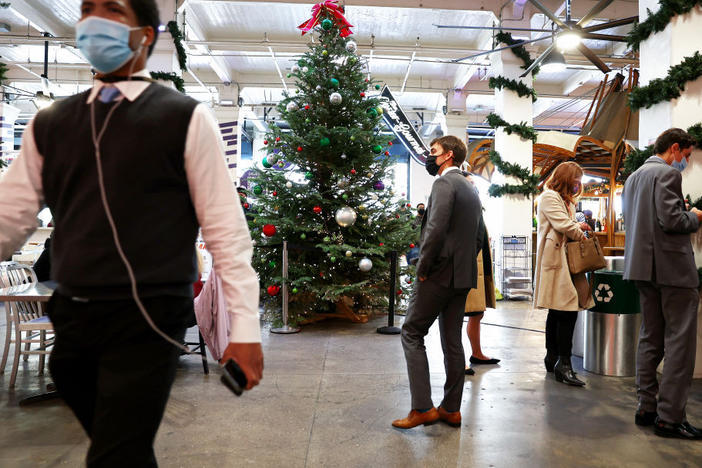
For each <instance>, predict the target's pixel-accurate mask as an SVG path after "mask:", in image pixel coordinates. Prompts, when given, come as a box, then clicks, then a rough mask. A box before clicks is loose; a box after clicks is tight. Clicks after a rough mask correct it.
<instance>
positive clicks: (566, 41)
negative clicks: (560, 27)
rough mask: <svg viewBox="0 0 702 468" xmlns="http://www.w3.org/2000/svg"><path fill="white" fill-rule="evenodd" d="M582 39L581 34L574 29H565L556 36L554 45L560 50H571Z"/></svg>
mask: <svg viewBox="0 0 702 468" xmlns="http://www.w3.org/2000/svg"><path fill="white" fill-rule="evenodd" d="M581 40H582V36H581V34H580V33H579V32H578V31H576V30H574V29H566V30H565V31H563V32H562V33H560V34H559V35H558V36H556V45H557V46H558V48H559V49H560V50H573V49H575V48H576V47H578V45H580V41H581Z"/></svg>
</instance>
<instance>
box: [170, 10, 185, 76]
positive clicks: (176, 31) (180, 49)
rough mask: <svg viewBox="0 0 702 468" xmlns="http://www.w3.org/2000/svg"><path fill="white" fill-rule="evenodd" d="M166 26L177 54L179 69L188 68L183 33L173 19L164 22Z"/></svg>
mask: <svg viewBox="0 0 702 468" xmlns="http://www.w3.org/2000/svg"><path fill="white" fill-rule="evenodd" d="M166 28H167V29H168V32H170V33H171V37H172V38H173V44H174V45H175V48H176V53H177V54H178V65H179V66H180V69H181V70H183V71H185V70H186V69H187V68H188V55H187V54H186V53H185V47H184V46H183V39H184V38H183V33H182V32H181V31H180V28H178V23H176V22H175V21H169V22H168V24H166Z"/></svg>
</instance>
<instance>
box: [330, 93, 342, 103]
mask: <svg viewBox="0 0 702 468" xmlns="http://www.w3.org/2000/svg"><path fill="white" fill-rule="evenodd" d="M341 101H342V97H341V94H339V93H331V95H330V96H329V102H331V103H332V104H341Z"/></svg>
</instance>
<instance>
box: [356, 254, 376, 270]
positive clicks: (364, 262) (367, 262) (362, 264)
mask: <svg viewBox="0 0 702 468" xmlns="http://www.w3.org/2000/svg"><path fill="white" fill-rule="evenodd" d="M371 268H373V262H372V261H371V259H370V258H368V257H363V258H362V259H361V260H360V261H359V262H358V269H359V270H361V271H363V272H367V271H370V269H371Z"/></svg>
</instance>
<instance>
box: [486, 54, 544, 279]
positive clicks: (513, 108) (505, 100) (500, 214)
mask: <svg viewBox="0 0 702 468" xmlns="http://www.w3.org/2000/svg"><path fill="white" fill-rule="evenodd" d="M493 57H494V58H495V63H494V65H493V67H494V69H495V75H496V76H497V75H500V76H504V77H505V78H509V79H513V80H517V81H521V82H523V83H525V84H526V85H528V86H530V87H532V86H533V82H532V77H531V74H529V75H527V76H526V77H524V78H519V75H521V74H522V73H523V72H524V69H523V68H521V66H522V65H523V63H522V61H521V60H520V59H519V58H518V57H517V56H516V55H514V53H513V52H512V51H511V50H504V51H502V52H499V53H496V54H493ZM532 108H533V103H532V101H531V97H530V96H527V97H519V96H518V95H517V93H515V92H514V91H512V90H509V89H505V88H503V89H495V113H496V114H497V115H499V116H500V117H502V118H503V119H504V120H506V121H507V122H509V123H511V124H516V123H520V122H526V124H527V125H532V122H533V117H532V115H533V114H532V112H533V109H532ZM495 151H497V152H498V153H500V156H501V157H502V160H503V161H505V162H511V163H515V164H519V165H520V166H522V167H526V168H528V169H530V170H531V169H532V153H533V145H532V142H531V140H523V139H522V138H521V137H520V136H519V135H516V134H512V135H507V134H506V133H505V132H504V131H503V130H502V129H496V130H495ZM492 183H494V184H504V183H510V184H520V183H521V181H519V180H517V179H514V178H512V177H505V176H504V175H503V174H501V173H499V172H498V171H497V170H496V171H495V173H494V174H493V176H492ZM485 205H486V206H485V208H486V214H485V222H486V224H487V226H488V230H489V231H490V234H491V236H492V238H493V240H494V243H495V254H496V255H495V257H496V260H497V263H496V268H495V275H496V280H497V283H496V286H497V287H498V288H499V289H500V291H502V271H501V268H500V266H501V265H502V264H503V259H502V245H501V243H500V242H501V236H526V238H527V246H528V248H527V252H526V253H527V254H528V255H529V256H530V254H531V248H533V246H531V243H532V242H531V237H532V236H531V234H532V230H533V227H532V226H533V224H532V201H531V199H530V198H527V197H524V196H521V195H503V196H502V197H500V198H490V200H489V201H487V202H486V204H485ZM530 265H531V262H530V261H528V262H526V266H530ZM518 276H521V275H518ZM528 276H529V277H530V276H531V271H529V273H528ZM521 287H522V286H519V288H521Z"/></svg>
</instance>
